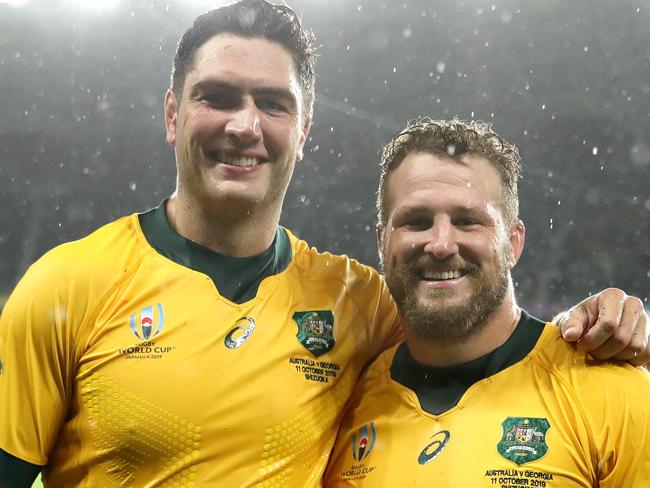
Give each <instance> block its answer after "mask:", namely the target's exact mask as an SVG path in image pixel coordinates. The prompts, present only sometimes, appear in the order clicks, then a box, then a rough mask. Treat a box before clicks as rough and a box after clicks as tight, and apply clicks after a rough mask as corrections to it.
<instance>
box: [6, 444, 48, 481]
mask: <svg viewBox="0 0 650 488" xmlns="http://www.w3.org/2000/svg"><path fill="white" fill-rule="evenodd" d="M42 468H43V467H42V466H37V465H36V464H31V463H28V462H27V461H23V460H22V459H19V458H17V457H14V456H12V455H11V454H9V453H8V452H5V451H3V450H2V449H0V486H4V487H5V488H29V487H31V486H32V483H34V480H35V479H36V477H37V476H38V473H40V472H41V469H42Z"/></svg>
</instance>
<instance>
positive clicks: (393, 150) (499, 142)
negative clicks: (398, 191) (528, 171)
mask: <svg viewBox="0 0 650 488" xmlns="http://www.w3.org/2000/svg"><path fill="white" fill-rule="evenodd" d="M418 152H422V153H431V154H435V155H442V156H447V157H450V158H452V159H458V158H460V157H461V156H463V155H464V154H477V155H479V156H482V157H484V158H485V159H487V160H488V161H489V162H490V164H492V166H494V167H495V168H496V169H497V171H498V172H499V175H500V176H501V183H502V186H503V191H502V199H503V210H504V217H505V220H506V222H508V223H512V222H514V221H515V220H516V219H517V218H518V216H519V196H518V193H517V182H518V181H519V178H520V176H521V156H520V155H519V150H518V149H517V147H516V146H515V145H514V144H512V143H510V142H508V141H506V140H505V139H503V138H502V137H501V136H499V135H498V134H497V133H496V132H494V131H493V130H492V125H491V124H488V123H485V122H482V121H480V120H479V121H474V120H473V121H469V122H467V121H464V120H459V119H455V118H454V119H452V120H432V119H430V118H429V117H422V118H420V119H417V120H413V121H411V122H409V123H408V125H407V126H406V128H405V129H403V130H402V131H401V132H400V133H399V134H397V135H396V136H395V137H394V138H393V139H392V140H391V141H390V142H388V143H387V144H386V145H384V147H383V148H382V149H381V151H380V155H381V162H380V164H379V165H380V176H379V190H378V191H377V218H378V220H379V223H380V224H382V225H385V224H386V219H387V216H386V193H387V180H388V176H389V175H390V173H391V172H392V171H393V170H395V169H396V168H397V167H398V166H399V165H400V164H401V163H402V161H404V158H406V156H408V155H409V154H410V153H418Z"/></svg>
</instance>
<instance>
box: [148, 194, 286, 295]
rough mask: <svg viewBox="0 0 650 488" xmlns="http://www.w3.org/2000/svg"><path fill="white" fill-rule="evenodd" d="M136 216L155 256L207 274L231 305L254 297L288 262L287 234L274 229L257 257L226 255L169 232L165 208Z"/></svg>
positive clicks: (159, 207)
mask: <svg viewBox="0 0 650 488" xmlns="http://www.w3.org/2000/svg"><path fill="white" fill-rule="evenodd" d="M166 204H167V200H165V201H164V202H163V203H161V204H160V206H158V207H156V208H154V209H153V210H149V211H148V212H145V213H142V214H139V215H138V218H139V220H140V227H141V228H142V232H143V233H144V235H145V237H146V238H147V241H149V244H150V245H151V247H153V248H154V249H155V250H156V251H158V253H160V254H161V255H163V256H165V257H166V258H168V259H171V260H172V261H174V262H176V263H178V264H180V265H182V266H185V267H186V268H190V269H193V270H195V271H199V272H201V273H204V274H206V275H208V276H209V277H210V278H211V279H212V281H213V282H214V285H215V286H216V288H217V290H218V291H219V294H220V295H221V296H223V297H225V298H227V299H228V300H230V301H232V302H235V303H244V302H246V301H248V300H250V299H251V298H253V297H255V294H256V293H257V289H258V288H259V286H260V283H261V282H262V280H263V279H264V278H267V277H269V276H273V275H276V274H278V273H281V272H282V271H284V270H285V269H286V268H287V266H289V263H290V262H291V243H290V241H289V236H288V235H287V232H286V231H285V230H284V229H283V228H281V227H278V230H277V231H276V234H275V239H274V240H273V244H271V246H270V247H269V248H268V249H267V250H266V251H264V252H263V253H262V254H258V255H257V256H250V257H245V258H240V257H232V256H226V255H224V254H219V253H217V252H214V251H212V250H210V249H208V248H206V247H203V246H201V245H199V244H197V243H195V242H192V241H190V240H189V239H186V238H184V237H183V236H181V235H180V234H178V233H177V232H176V231H175V230H174V229H172V227H171V225H170V224H169V221H168V220H167V213H166V212H165V206H166Z"/></svg>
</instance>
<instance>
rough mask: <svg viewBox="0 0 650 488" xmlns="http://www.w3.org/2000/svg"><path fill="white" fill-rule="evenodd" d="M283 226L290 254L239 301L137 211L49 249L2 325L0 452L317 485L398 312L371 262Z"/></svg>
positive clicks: (78, 468) (52, 475)
mask: <svg viewBox="0 0 650 488" xmlns="http://www.w3.org/2000/svg"><path fill="white" fill-rule="evenodd" d="M286 234H287V235H288V242H289V243H290V251H291V260H290V262H289V263H288V265H287V266H286V268H285V269H284V270H283V271H282V272H280V273H278V274H275V275H272V276H269V277H267V278H265V279H264V280H262V281H261V283H260V284H259V288H258V289H257V292H256V293H255V294H254V296H253V297H252V298H251V299H250V300H247V301H245V302H243V303H235V302H232V301H230V300H228V299H226V298H224V297H223V296H221V295H220V294H219V292H218V291H217V289H216V288H215V285H214V282H213V281H212V280H211V279H210V278H209V277H208V276H207V275H205V274H203V273H200V272H198V271H195V270H192V269H190V268H188V267H185V266H183V265H181V264H179V263H177V262H174V261H172V260H170V259H168V258H166V257H164V256H163V255H161V254H160V253H159V252H157V251H156V250H155V249H154V248H153V247H152V246H151V245H150V243H149V242H148V241H147V239H146V238H145V235H144V234H143V232H142V229H141V227H140V223H139V220H138V216H137V215H132V216H130V217H125V218H123V219H120V220H118V221H116V222H113V223H111V224H109V225H107V226H105V227H103V228H101V229H99V230H97V231H96V232H94V233H93V234H91V235H90V236H88V237H86V238H84V239H82V240H80V241H76V242H72V243H68V244H64V245H62V246H59V247H58V248H55V249H54V250H52V251H50V252H49V253H47V254H46V255H45V256H44V257H42V258H41V259H40V260H39V261H38V262H37V263H35V264H34V265H33V266H32V267H31V268H30V269H29V270H28V272H27V273H26V275H25V277H24V278H23V279H22V280H21V282H20V283H19V284H18V286H17V288H16V289H15V291H14V293H13V294H12V296H11V297H10V299H9V301H8V302H7V304H6V306H5V308H4V310H3V313H2V318H1V321H0V360H1V361H2V364H3V368H2V372H1V373H0V449H2V450H4V451H5V452H7V453H9V454H11V455H13V456H15V457H17V458H19V459H22V460H24V461H27V462H29V463H32V464H37V465H46V466H45V468H44V471H43V472H44V478H45V483H46V486H55V487H59V486H61V487H62V486H65V487H76V486H79V487H100V486H113V485H115V486H128V487H145V486H147V487H148V486H188V487H192V486H197V487H199V486H211V487H212V486H224V487H249V486H269V487H271V486H278V487H279V486H283V487H284V486H289V487H300V488H304V487H309V486H320V485H321V478H322V474H323V471H324V468H325V464H326V461H327V458H328V455H329V452H330V450H331V447H332V444H333V442H334V438H335V436H336V431H337V428H338V425H339V423H340V420H341V414H342V409H343V406H344V404H345V402H346V401H347V400H348V398H349V396H350V395H351V393H352V390H353V387H354V385H355V383H356V381H357V378H358V375H359V374H360V371H361V369H362V368H363V367H364V365H365V364H366V363H367V362H368V361H369V360H371V359H372V358H373V356H376V355H378V354H379V353H380V352H381V351H382V350H383V349H384V348H385V347H387V346H389V345H390V344H394V343H395V342H396V341H397V340H399V331H398V327H397V314H396V311H395V307H394V303H393V302H392V299H391V298H390V295H389V293H388V291H387V289H386V287H385V284H384V282H383V280H382V279H381V277H380V276H379V275H378V273H377V272H375V271H374V270H372V269H371V268H369V267H367V266H363V265H361V264H359V263H357V262H355V261H354V260H351V259H348V258H346V257H342V256H333V255H331V254H328V253H323V254H321V253H318V252H317V251H316V250H315V249H313V248H310V247H309V246H308V245H307V244H306V243H305V242H304V241H301V240H299V239H297V238H296V237H294V236H293V235H291V234H290V233H289V232H288V231H287V232H286ZM232 279H233V280H236V279H237V277H236V276H233V277H232Z"/></svg>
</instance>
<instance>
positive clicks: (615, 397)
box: [583, 365, 650, 488]
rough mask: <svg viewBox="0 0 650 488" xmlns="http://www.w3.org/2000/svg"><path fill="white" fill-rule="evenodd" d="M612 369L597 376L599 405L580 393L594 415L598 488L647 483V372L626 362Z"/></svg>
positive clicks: (649, 446) (635, 487)
mask: <svg viewBox="0 0 650 488" xmlns="http://www.w3.org/2000/svg"><path fill="white" fill-rule="evenodd" d="M592 367H593V368H600V366H592ZM613 369H615V371H613V372H612V371H611V370H610V372H609V374H605V375H603V377H602V378H599V382H600V385H599V387H600V388H602V389H604V390H605V394H604V395H603V397H604V398H605V401H604V402H603V404H602V405H590V404H589V401H588V399H589V395H588V393H586V392H585V394H584V395H583V405H584V408H585V409H586V410H587V411H589V412H590V415H593V418H594V420H593V422H592V424H591V425H592V428H593V429H594V441H595V444H596V450H597V453H598V463H597V465H596V466H597V469H598V472H597V473H596V475H597V479H598V480H599V482H600V484H599V486H600V487H601V488H617V487H621V486H625V487H630V488H641V487H646V486H648V485H649V484H650V403H649V402H648V398H650V374H649V373H648V372H647V371H646V370H645V369H642V368H634V367H632V366H629V365H616V366H614V367H613ZM616 370H618V372H619V374H618V375H616V374H614V373H616Z"/></svg>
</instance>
